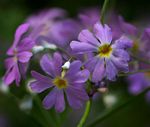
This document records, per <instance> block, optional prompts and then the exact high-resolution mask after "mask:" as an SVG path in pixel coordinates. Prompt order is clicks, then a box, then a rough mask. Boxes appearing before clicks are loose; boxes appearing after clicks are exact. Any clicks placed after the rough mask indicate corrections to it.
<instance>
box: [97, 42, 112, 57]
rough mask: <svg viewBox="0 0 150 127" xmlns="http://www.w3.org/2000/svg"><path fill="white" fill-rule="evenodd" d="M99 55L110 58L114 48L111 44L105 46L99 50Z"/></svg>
mask: <svg viewBox="0 0 150 127" xmlns="http://www.w3.org/2000/svg"><path fill="white" fill-rule="evenodd" d="M98 53H99V56H100V57H107V58H108V57H110V55H111V53H112V48H111V46H110V45H109V44H104V45H102V46H100V47H99V48H98Z"/></svg>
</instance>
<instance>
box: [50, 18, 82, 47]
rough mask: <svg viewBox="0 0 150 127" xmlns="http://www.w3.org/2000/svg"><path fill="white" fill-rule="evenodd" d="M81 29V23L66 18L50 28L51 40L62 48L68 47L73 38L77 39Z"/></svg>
mask: <svg viewBox="0 0 150 127" xmlns="http://www.w3.org/2000/svg"><path fill="white" fill-rule="evenodd" d="M80 30H81V26H80V24H79V23H78V22H77V21H75V20H72V19H65V20H62V21H59V22H56V23H55V24H53V26H52V27H51V29H50V34H49V36H50V38H51V42H52V43H54V44H56V45H57V46H58V47H60V48H68V47H69V43H70V41H71V40H73V39H76V38H77V37H78V34H79V32H80Z"/></svg>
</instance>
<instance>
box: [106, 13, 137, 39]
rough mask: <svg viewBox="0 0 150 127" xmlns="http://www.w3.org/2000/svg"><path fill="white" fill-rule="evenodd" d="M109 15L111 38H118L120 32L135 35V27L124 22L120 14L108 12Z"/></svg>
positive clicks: (130, 35)
mask: <svg viewBox="0 0 150 127" xmlns="http://www.w3.org/2000/svg"><path fill="white" fill-rule="evenodd" d="M110 15H111V16H109V17H108V24H109V25H110V28H111V29H112V33H113V39H116V38H119V37H120V36H121V35H122V34H125V35H127V36H129V37H134V36H137V33H138V31H137V28H136V27H135V26H134V25H132V24H130V23H128V22H125V21H124V19H123V17H122V16H118V15H116V14H114V13H110Z"/></svg>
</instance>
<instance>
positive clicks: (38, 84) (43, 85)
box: [30, 81, 53, 93]
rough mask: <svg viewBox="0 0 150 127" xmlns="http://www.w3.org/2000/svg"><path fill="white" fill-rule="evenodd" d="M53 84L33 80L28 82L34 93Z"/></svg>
mask: <svg viewBox="0 0 150 127" xmlns="http://www.w3.org/2000/svg"><path fill="white" fill-rule="evenodd" d="M52 86H53V85H50V84H48V83H43V82H40V81H34V82H31V84H30V87H31V89H32V91H34V92H36V93H41V92H43V91H44V90H46V89H48V88H50V87H52Z"/></svg>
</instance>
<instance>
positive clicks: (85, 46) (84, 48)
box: [70, 41, 97, 54]
mask: <svg viewBox="0 0 150 127" xmlns="http://www.w3.org/2000/svg"><path fill="white" fill-rule="evenodd" d="M70 47H71V48H72V50H73V52H74V53H76V54H84V53H87V52H93V51H96V50H97V47H94V46H93V45H91V44H89V43H84V42H79V41H72V42H71V43H70Z"/></svg>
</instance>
